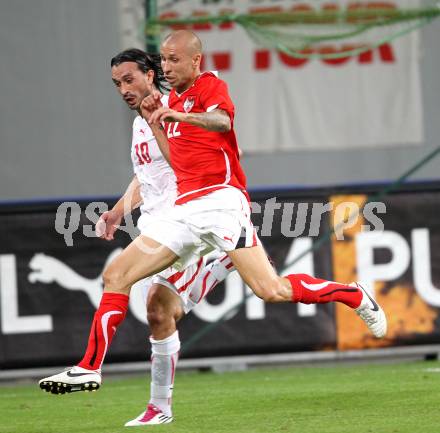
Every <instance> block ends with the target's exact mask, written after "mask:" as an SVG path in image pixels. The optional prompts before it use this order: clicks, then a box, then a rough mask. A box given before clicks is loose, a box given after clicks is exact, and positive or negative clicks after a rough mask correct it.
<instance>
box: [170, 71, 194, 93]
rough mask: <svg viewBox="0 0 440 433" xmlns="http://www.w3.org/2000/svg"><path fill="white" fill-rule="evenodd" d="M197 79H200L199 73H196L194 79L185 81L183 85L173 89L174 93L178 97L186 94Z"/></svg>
mask: <svg viewBox="0 0 440 433" xmlns="http://www.w3.org/2000/svg"><path fill="white" fill-rule="evenodd" d="M199 77H200V71H198V73H197V74H196V75H194V77H193V78H192V79H191V80H189V81H187V82H186V83H185V84H182V85H181V86H179V87H176V88H175V91H176V93H177V94H178V95H181V94H182V93H183V92H186V91H187V90H188V89H189V88H190V87H191V86H192V85H193V84H194V83H195V82H196V81H197V78H199Z"/></svg>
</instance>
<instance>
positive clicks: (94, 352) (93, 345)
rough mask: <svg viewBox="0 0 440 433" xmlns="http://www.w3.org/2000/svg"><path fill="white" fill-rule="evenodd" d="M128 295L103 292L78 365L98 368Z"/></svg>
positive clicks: (123, 312) (119, 321)
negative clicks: (83, 353) (82, 356)
mask: <svg viewBox="0 0 440 433" xmlns="http://www.w3.org/2000/svg"><path fill="white" fill-rule="evenodd" d="M128 300H129V297H128V296H127V295H124V294H122V293H108V292H104V293H103V295H102V298H101V303H100V304H99V307H98V309H97V310H96V313H95V317H94V318H93V323H92V328H91V330H90V335H89V342H88V344H87V350H86V353H85V355H84V358H83V359H82V360H81V362H80V363H79V364H78V366H79V367H82V368H86V369H88V370H98V369H100V368H101V365H102V363H103V361H104V357H105V354H106V352H107V349H108V347H109V346H110V343H111V341H112V338H113V336H114V335H115V332H116V328H117V327H118V326H119V325H120V324H121V323H122V321H123V320H124V318H125V314H126V313H127V309H128Z"/></svg>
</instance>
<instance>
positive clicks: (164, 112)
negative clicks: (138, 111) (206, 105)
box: [148, 107, 232, 132]
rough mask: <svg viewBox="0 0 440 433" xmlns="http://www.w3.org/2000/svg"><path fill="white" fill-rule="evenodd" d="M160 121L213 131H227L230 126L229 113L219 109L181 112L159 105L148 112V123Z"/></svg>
mask: <svg viewBox="0 0 440 433" xmlns="http://www.w3.org/2000/svg"><path fill="white" fill-rule="evenodd" d="M160 122H184V123H189V124H191V125H194V126H198V127H200V128H203V129H207V130H208V131H215V132H228V131H230V130H231V127H232V125H231V119H230V117H229V115H228V114H227V113H226V111H224V110H220V109H215V110H212V111H210V112H206V113H181V112H180V111H175V110H172V109H171V108H168V107H159V108H157V109H156V110H154V112H152V113H151V114H150V116H149V117H148V123H149V124H150V125H152V124H155V123H160Z"/></svg>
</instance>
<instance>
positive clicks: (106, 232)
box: [96, 176, 142, 241]
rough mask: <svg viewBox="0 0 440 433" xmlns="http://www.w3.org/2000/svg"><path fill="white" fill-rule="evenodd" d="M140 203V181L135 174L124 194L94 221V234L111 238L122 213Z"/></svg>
mask: <svg viewBox="0 0 440 433" xmlns="http://www.w3.org/2000/svg"><path fill="white" fill-rule="evenodd" d="M141 203H142V197H141V194H140V183H139V180H138V178H137V176H134V178H133V180H132V181H131V182H130V184H129V185H128V187H127V190H126V191H125V193H124V195H123V196H122V197H121V198H120V199H119V200H118V202H117V203H116V204H115V205H114V206H113V208H112V209H110V210H109V211H107V212H104V213H103V214H102V215H101V216H100V218H99V220H98V222H97V223H96V235H97V236H98V237H100V238H103V239H105V240H107V241H111V240H113V238H114V233H115V231H116V230H117V229H118V227H119V225H120V224H121V220H122V218H123V217H124V215H127V214H128V213H130V212H131V211H132V210H133V209H136V208H137V207H139V206H140V204H141Z"/></svg>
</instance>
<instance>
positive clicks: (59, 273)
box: [28, 248, 122, 308]
mask: <svg viewBox="0 0 440 433" xmlns="http://www.w3.org/2000/svg"><path fill="white" fill-rule="evenodd" d="M121 251H122V248H117V249H115V250H114V251H113V252H112V253H111V254H110V255H109V256H108V258H107V260H106V262H105V265H104V268H105V267H106V266H107V265H108V264H109V263H110V262H111V261H112V260H113V259H114V258H115V257H116V256H117V255H119V254H120V253H121ZM29 267H30V268H31V270H32V272H30V273H29V275H28V281H29V282H30V283H32V284H35V283H38V282H40V283H44V284H50V283H57V284H58V285H59V286H61V287H63V288H64V289H67V290H77V291H81V292H84V293H86V294H87V296H88V298H89V300H90V302H91V303H92V305H93V306H94V307H95V308H98V306H99V302H100V301H101V295H102V289H103V284H102V273H101V274H99V275H98V276H97V277H96V278H92V279H90V278H86V277H83V276H82V275H79V274H78V273H77V272H75V271H74V270H73V269H72V268H70V267H69V266H68V265H66V264H65V263H63V262H62V261H61V260H58V259H56V258H55V257H51V256H48V255H46V254H44V253H37V254H35V255H34V256H33V257H32V259H31V261H30V262H29Z"/></svg>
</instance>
